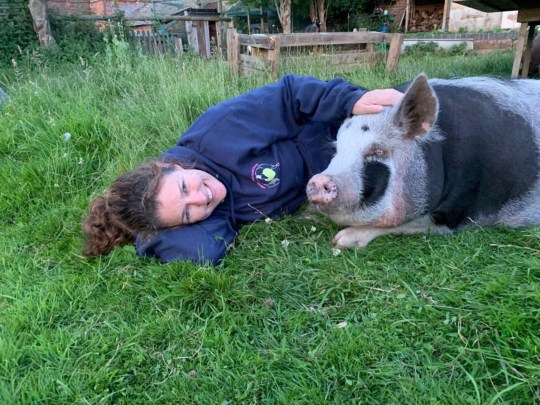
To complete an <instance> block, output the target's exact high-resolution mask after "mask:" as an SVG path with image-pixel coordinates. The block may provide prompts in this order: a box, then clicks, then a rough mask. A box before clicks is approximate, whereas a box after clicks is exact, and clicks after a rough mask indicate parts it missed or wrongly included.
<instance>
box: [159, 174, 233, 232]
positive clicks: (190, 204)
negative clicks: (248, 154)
mask: <svg viewBox="0 0 540 405" xmlns="http://www.w3.org/2000/svg"><path fill="white" fill-rule="evenodd" d="M226 195H227V189H226V188H225V186H224V185H223V183H221V182H220V181H219V180H217V179H216V178H215V177H213V176H211V175H210V174H208V173H206V172H203V171H202V170H196V169H184V168H182V167H180V166H174V170H172V171H170V172H168V173H166V174H165V175H164V176H163V178H162V179H161V184H160V187H159V191H158V193H157V195H156V202H157V204H158V209H157V215H158V217H159V219H160V221H161V222H162V223H163V224H164V225H165V226H167V227H172V226H179V225H188V224H192V223H194V222H198V221H202V220H203V219H206V218H208V216H210V214H211V213H212V212H213V211H214V209H215V208H216V207H217V206H218V205H219V203H221V202H222V201H223V200H224V199H225V197H226Z"/></svg>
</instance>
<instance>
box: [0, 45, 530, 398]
mask: <svg viewBox="0 0 540 405" xmlns="http://www.w3.org/2000/svg"><path fill="white" fill-rule="evenodd" d="M104 46H105V47H106V48H107V51H106V53H104V55H98V56H96V57H93V58H89V59H87V60H84V63H82V62H81V63H79V62H78V63H65V64H61V65H60V64H49V63H43V64H42V65H41V66H40V67H39V69H36V68H35V67H32V69H30V70H26V67H25V66H19V67H18V70H17V72H16V74H15V73H14V74H13V76H11V77H10V81H9V82H5V83H4V87H5V89H6V91H7V93H8V94H10V96H11V100H10V101H9V102H8V103H7V104H4V105H2V106H0V122H1V123H2V125H0V178H1V179H2V187H0V229H1V232H0V252H1V254H0V263H1V267H2V271H1V272H0V318H1V319H2V321H1V322H0V359H1V361H0V403H2V404H18V403H22V404H26V403H54V404H56V403H74V404H79V403H91V404H99V403H105V404H109V403H110V404H117V403H118V404H128V403H129V404H131V403H135V404H138V403H156V404H169V403H172V404H175V403H179V404H215V403H218V404H220V403H221V404H225V403H229V404H243V403H269V404H326V403H329V404H344V403H369V404H398V403H414V404H446V403H458V404H490V403H491V404H496V403H509V404H518V403H519V404H521V403H527V404H532V403H539V402H540V366H539V364H538V355H539V352H538V348H539V347H540V339H539V336H538V330H539V329H540V321H539V320H540V318H539V317H538V308H539V306H540V272H539V269H540V247H539V246H540V245H539V240H540V233H539V231H538V229H526V230H509V229H482V228H478V229H474V230H469V231H465V232H460V233H457V234H455V235H452V236H449V237H442V236H440V237H436V236H428V235H415V236H388V237H384V238H380V239H377V240H375V241H374V242H373V243H372V244H371V245H370V246H369V247H368V248H366V249H362V250H351V251H342V252H339V251H336V250H333V249H332V247H331V245H330V243H329V240H330V239H331V238H332V235H334V234H335V232H336V226H335V225H333V224H331V223H329V222H327V221H325V220H322V219H319V218H309V219H308V218H305V217H303V215H302V214H298V215H295V216H288V217H286V218H284V219H282V220H279V221H278V220H276V221H272V222H270V223H266V222H264V221H263V222H258V223H255V224H252V225H247V226H245V227H244V228H242V230H241V232H240V235H239V236H238V238H237V240H236V242H235V246H234V248H233V249H232V250H231V252H230V254H229V256H228V257H227V258H226V259H225V261H224V263H223V264H222V265H221V266H219V267H218V268H208V267H204V266H203V267H201V266H196V265H194V264H192V263H182V262H178V263H171V264H166V265H165V264H160V263H158V262H156V261H154V260H151V259H141V258H138V257H137V255H136V253H135V251H134V249H133V247H132V246H127V247H124V248H121V249H118V250H116V251H115V252H113V253H112V254H111V255H110V256H107V257H103V258H100V259H94V260H88V259H84V258H82V257H81V256H80V253H79V252H80V248H81V245H82V240H81V239H82V237H81V234H80V219H81V217H82V216H83V215H84V212H85V210H86V207H87V204H88V201H89V199H90V197H91V196H92V195H94V194H96V193H101V191H102V190H103V189H104V188H105V187H106V186H107V185H109V184H110V182H111V181H112V179H113V178H115V177H116V176H117V175H118V174H119V173H121V172H123V171H125V170H127V169H129V168H131V167H133V166H134V165H137V164H138V163H140V162H142V161H144V160H147V159H149V158H152V157H154V156H156V155H158V154H159V153H160V152H161V151H163V150H165V149H167V148H169V147H170V146H171V145H173V144H174V142H175V141H176V139H177V137H178V135H179V134H180V133H182V131H184V130H185V129H186V128H187V127H188V126H189V125H190V124H191V122H193V120H194V119H196V118H197V117H198V116H199V115H200V114H201V113H202V112H203V111H204V110H206V109H207V108H208V107H210V106H212V105H214V104H215V103H217V102H219V101H221V100H224V99H227V98H229V97H232V96H235V95H237V94H240V93H242V92H245V91H247V90H249V89H252V88H254V87H257V86H261V85H263V84H267V83H270V82H272V81H274V79H273V78H271V77H269V76H266V75H260V76H257V75H254V76H251V77H249V78H235V77H231V76H230V75H229V74H228V67H227V65H226V64H225V63H224V62H222V61H221V60H210V61H206V60H203V59H201V58H195V57H187V58H185V57H182V58H176V59H174V58H170V57H163V58H155V57H150V56H143V55H141V54H138V53H130V52H129V51H128V50H126V49H125V47H124V45H123V41H122V39H121V37H120V36H117V38H116V40H111V41H109V42H106V43H105V45H104ZM512 60H513V53H512V52H500V53H491V54H488V55H465V54H459V55H454V56H445V57H444V58H441V57H439V56H438V55H434V54H433V53H425V54H418V55H404V56H403V57H402V58H401V61H400V67H399V69H398V71H397V72H394V73H391V74H389V73H388V72H386V71H385V70H384V66H382V65H377V66H375V67H373V68H369V69H368V68H361V69H357V70H354V71H352V72H349V73H347V74H341V75H338V74H336V72H328V70H327V69H326V70H323V69H322V67H320V66H313V64H309V65H308V64H303V65H296V66H293V65H291V66H290V68H289V72H293V73H298V74H304V73H312V74H314V75H317V76H319V77H321V78H323V79H330V78H332V77H335V76H344V77H346V78H347V79H349V80H351V81H352V82H355V83H358V84H361V85H364V86H367V87H369V88H378V87H387V86H391V85H394V84H397V83H400V82H403V81H407V80H411V79H413V78H414V77H415V76H416V75H417V74H418V73H419V72H421V71H423V72H425V73H426V74H428V75H429V76H431V77H453V76H467V75H471V76H472V75H481V74H488V75H499V76H505V75H508V74H509V73H510V71H511V67H512ZM67 134H69V136H68V135H67Z"/></svg>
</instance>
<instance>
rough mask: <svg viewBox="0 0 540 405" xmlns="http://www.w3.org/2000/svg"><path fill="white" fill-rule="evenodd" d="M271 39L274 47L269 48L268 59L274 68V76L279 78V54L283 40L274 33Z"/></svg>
mask: <svg viewBox="0 0 540 405" xmlns="http://www.w3.org/2000/svg"><path fill="white" fill-rule="evenodd" d="M270 39H271V43H272V49H269V50H268V60H269V61H270V66H271V68H272V76H273V77H276V78H277V77H278V74H279V54H280V47H281V41H280V40H279V35H272V36H271V37H270Z"/></svg>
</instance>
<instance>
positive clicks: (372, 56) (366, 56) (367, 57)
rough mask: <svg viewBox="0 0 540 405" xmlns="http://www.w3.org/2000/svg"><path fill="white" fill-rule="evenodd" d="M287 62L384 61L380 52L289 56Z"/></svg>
mask: <svg viewBox="0 0 540 405" xmlns="http://www.w3.org/2000/svg"><path fill="white" fill-rule="evenodd" d="M285 59H287V61H292V62H306V61H309V60H313V61H316V62H318V63H323V64H325V65H351V64H362V63H368V62H376V61H379V60H384V53H382V52H369V53H368V52H356V53H350V52H349V53H338V54H332V55H317V56H315V55H311V56H289V57H287V58H285Z"/></svg>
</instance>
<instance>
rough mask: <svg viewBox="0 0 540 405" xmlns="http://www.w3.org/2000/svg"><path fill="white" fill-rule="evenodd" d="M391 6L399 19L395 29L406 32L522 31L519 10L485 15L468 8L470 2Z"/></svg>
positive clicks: (404, 1) (433, 0)
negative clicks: (518, 16)
mask: <svg viewBox="0 0 540 405" xmlns="http://www.w3.org/2000/svg"><path fill="white" fill-rule="evenodd" d="M493 1H498V0H493ZM476 2H477V1H476ZM387 3H388V6H387V8H385V9H387V10H388V12H389V14H391V15H394V16H395V20H394V28H397V27H402V28H404V29H405V31H406V32H429V31H433V30H445V31H450V32H458V31H462V30H463V31H467V32H477V31H491V30H498V29H518V28H519V23H518V22H517V8H513V9H509V10H491V11H490V12H485V11H484V10H480V9H475V8H473V7H472V6H471V5H469V4H464V3H466V2H461V1H452V0H391V1H388V2H387ZM383 7H384V6H383Z"/></svg>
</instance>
